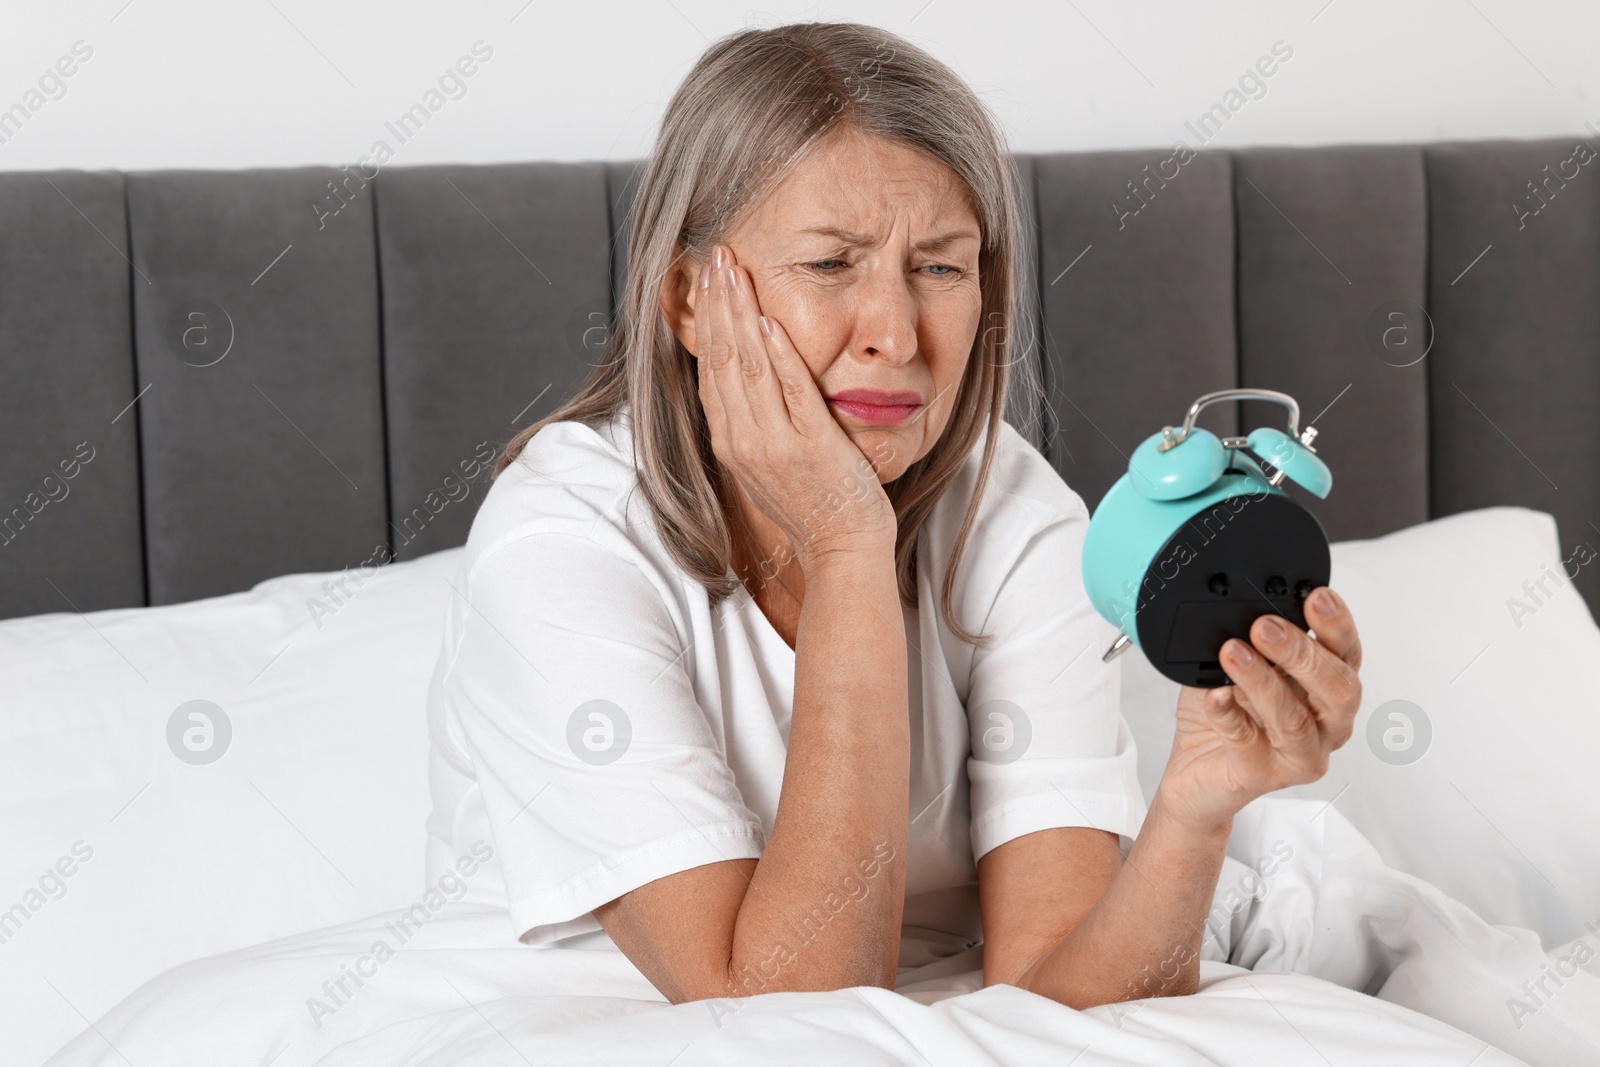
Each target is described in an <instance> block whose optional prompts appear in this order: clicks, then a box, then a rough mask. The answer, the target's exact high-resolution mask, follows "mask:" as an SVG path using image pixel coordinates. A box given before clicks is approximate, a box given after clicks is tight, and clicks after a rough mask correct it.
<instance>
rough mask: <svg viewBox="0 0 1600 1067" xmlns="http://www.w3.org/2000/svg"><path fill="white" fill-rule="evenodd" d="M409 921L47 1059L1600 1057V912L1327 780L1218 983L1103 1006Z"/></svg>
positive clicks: (957, 983)
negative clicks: (1417, 840)
mask: <svg viewBox="0 0 1600 1067" xmlns="http://www.w3.org/2000/svg"><path fill="white" fill-rule="evenodd" d="M1269 856H1271V857H1273V858H1274V859H1273V862H1271V863H1266V864H1263V863H1262V862H1261V861H1262V860H1263V859H1264V858H1265V857H1269ZM1263 870H1266V871H1268V872H1269V873H1267V874H1266V875H1265V876H1263V874H1262V873H1261V872H1262V871H1263ZM435 904H436V906H437V904H438V902H437V901H435ZM395 919H396V916H395V915H392V914H385V915H379V916H374V917H373V918H371V919H367V920H361V921H357V922H351V923H346V924H343V925H340V926H335V927H330V928H327V929H323V930H317V931H313V932H310V933H306V934H302V935H299V936H296V937H291V938H286V939H283V940H279V941H274V942H271V943H269V944H265V945H260V946H257V947H253V948H248V949H244V950H241V951H238V952H233V953H229V954H227V955H223V956H218V957H213V958H211V959H207V960H201V961H197V962H195V963H191V964H188V965H185V966H183V967H179V968H177V969H174V970H172V971H169V972H167V973H166V974H164V975H162V976H160V977H158V978H156V979H154V980H152V981H150V982H148V983H146V984H145V985H144V986H142V987H141V988H139V989H138V990H137V991H135V992H134V993H133V994H132V995H131V996H130V997H128V998H127V999H126V1000H125V1001H123V1002H122V1003H121V1004H119V1005H117V1006H116V1007H115V1008H113V1009H112V1010H111V1011H110V1012H108V1013H107V1014H106V1015H105V1017H104V1018H102V1019H100V1020H98V1021H97V1022H96V1023H95V1024H94V1025H93V1026H91V1027H90V1028H88V1029H86V1030H85V1031H84V1032H83V1033H82V1034H80V1035H79V1036H78V1037H77V1038H76V1039H74V1040H73V1041H72V1042H70V1043H69V1044H68V1045H67V1046H66V1047H65V1048H63V1049H62V1050H61V1051H60V1052H58V1053H57V1054H56V1055H55V1056H54V1057H53V1058H52V1059H51V1060H50V1061H49V1063H48V1065H47V1067H69V1065H70V1067H88V1065H96V1067H99V1065H104V1067H111V1065H114V1064H115V1065H119V1067H125V1065H128V1064H131V1065H133V1067H154V1065H161V1064H204V1065H207V1067H212V1065H218V1064H255V1065H263V1064H268V1063H270V1064H272V1065H273V1067H302V1065H309V1064H317V1065H320V1067H346V1065H356V1064H362V1065H368V1064H394V1065H400V1064H405V1065H416V1067H421V1065H443V1064H452V1065H480V1064H481V1065H488V1064H524V1063H526V1064H537V1065H541V1067H542V1065H544V1064H558V1063H573V1064H577V1063H583V1064H629V1065H634V1064H644V1065H659V1067H667V1065H668V1064H676V1065H687V1064H741V1065H743V1064H768V1063H816V1062H828V1063H843V1064H935V1065H939V1067H943V1065H946V1064H949V1065H958V1064H959V1065H966V1064H1018V1065H1021V1064H1029V1065H1033V1064H1053V1065H1058V1067H1069V1065H1076V1067H1089V1065H1092V1064H1162V1065H1165V1064H1172V1065H1189V1064H1195V1065H1200V1064H1230V1065H1231V1064H1238V1065H1241V1067H1242V1065H1251V1067H1254V1065H1275V1067H1287V1065H1295V1064H1308V1065H1315V1067H1329V1065H1336V1067H1343V1065H1346V1064H1348V1065H1356V1064H1362V1065H1369V1064H1391V1063H1392V1064H1404V1065H1406V1067H1431V1065H1438V1067H1469V1065H1470V1067H1491V1065H1500V1064H1516V1063H1528V1064H1533V1065H1535V1067H1568V1065H1571V1067H1577V1065H1583V1064H1600V976H1597V974H1596V973H1594V972H1595V971H1596V965H1595V964H1593V963H1590V961H1592V960H1593V959H1594V958H1595V956H1596V950H1597V949H1600V927H1596V926H1594V925H1591V927H1590V929H1589V931H1588V933H1587V934H1586V935H1585V936H1584V937H1581V938H1579V939H1578V940H1576V941H1574V942H1572V943H1571V944H1569V945H1566V946H1562V947H1561V948H1559V949H1556V950H1554V951H1551V952H1548V953H1547V952H1545V951H1544V950H1543V949H1542V948H1541V946H1540V943H1539V939H1538V937H1537V936H1536V935H1535V934H1533V933H1532V932H1530V931H1527V930H1521V929H1517V928H1513V927H1504V926H1493V925H1490V924H1489V923H1487V922H1485V921H1484V920H1482V919H1481V918H1479V917H1478V916H1477V915H1476V914H1475V913H1474V912H1472V911H1471V910H1470V909H1468V908H1467V907H1465V906H1464V905H1462V904H1460V903H1458V902H1456V901H1454V900H1452V899H1451V898H1449V897H1448V896H1446V895H1444V894H1443V893H1442V892H1440V891H1439V890H1437V889H1435V888H1433V887H1432V886H1430V885H1428V884H1427V883H1425V882H1422V881H1419V880H1418V879H1416V878H1414V877H1411V876H1409V875H1406V874H1403V873H1401V872H1399V871H1396V870H1393V869H1392V868H1389V867H1387V866H1385V865H1384V864H1383V863H1382V862H1381V860H1380V859H1379V857H1378V855H1377V853H1376V852H1375V851H1374V850H1373V849H1372V847H1371V846H1370V845H1369V844H1368V843H1367V841H1366V840H1365V839H1364V838H1363V837H1361V835H1360V834H1359V833H1358V832H1357V831H1356V830H1355V829H1354V828H1353V827H1352V826H1351V825H1350V824H1349V822H1348V821H1346V820H1345V818H1344V817H1343V816H1342V815H1341V814H1340V813H1339V812H1338V810H1337V809H1336V808H1333V807H1331V806H1329V805H1326V804H1324V803H1321V802H1318V801H1309V800H1289V799H1283V798H1273V797H1269V798H1264V799H1262V800H1259V801H1257V802H1256V803H1255V804H1252V805H1251V806H1250V807H1249V808H1247V809H1246V810H1245V811H1244V812H1243V813H1241V814H1240V816H1239V817H1238V818H1237V819H1236V821H1235V826H1234V833H1233V837H1232V839H1231V840H1230V842H1229V860H1228V862H1227V864H1226V866H1225V868H1224V871H1223V875H1222V878H1221V879H1220V881H1219V883H1218V890H1217V895H1216V902H1215V907H1214V908H1213V911H1212V913H1211V917H1210V920H1209V922H1208V928H1209V930H1210V934H1208V936H1207V939H1206V947H1205V951H1204V953H1203V962H1202V966H1201V977H1202V983H1201V989H1200V991H1199V992H1198V993H1197V994H1195V995H1194V996H1189V997H1178V998H1162V999H1151V1000H1140V1001H1130V1002H1127V1003H1123V1004H1117V1005H1107V1006H1103V1007H1098V1008H1093V1009H1091V1010H1088V1011H1081V1012H1080V1011H1074V1010H1072V1009H1070V1008H1067V1007H1064V1006H1063V1005H1060V1004H1057V1003H1055V1002H1054V1001H1051V1000H1048V999H1046V998H1044V997H1040V996H1035V995H1033V994H1031V993H1027V992H1024V991H1022V990H1020V989H1017V988H1015V987H1012V986H993V987H990V988H988V989H984V988H982V976H981V972H980V970H979V967H980V963H981V959H980V952H981V949H979V948H973V949H971V950H969V951H967V952H965V953H962V954H960V955H957V956H952V957H949V958H946V959H943V960H939V961H936V962H932V963H928V964H925V965H923V966H920V967H916V968H906V969H902V971H901V973H900V975H899V978H898V981H897V985H896V989H895V990H894V991H893V992H891V991H888V990H883V989H875V988H866V987H862V988H854V989H846V990H840V991H836V992H829V993H770V994H764V995H761V996H757V997H751V998H746V999H732V1000H723V1001H703V1002H697V1003H690V1004H682V1005H670V1004H668V1003H667V1002H666V1001H665V1000H663V998H662V997H661V996H660V995H659V994H658V993H657V992H656V991H655V989H654V988H653V987H651V985H650V984H649V983H648V982H647V981H646V980H645V979H644V977H643V976H642V975H641V974H640V973H639V971H638V970H637V969H635V968H634V966H633V965H632V964H631V963H630V962H629V961H628V960H627V958H626V957H625V956H623V955H622V954H621V953H620V952H619V951H617V950H616V949H615V947H613V946H612V945H611V943H610V941H609V940H608V939H606V938H605V937H604V935H603V934H591V935H585V936H584V937H582V938H574V939H570V940H568V941H566V942H562V943H559V944H558V945H557V946H551V947H544V948H532V947H528V946H525V945H522V944H520V943H519V942H517V941H516V940H515V939H514V936H513V932H512V930H511V925H510V922H509V919H508V916H507V914H506V913H505V912H504V911H503V910H500V909H495V908H483V907H467V906H464V905H461V904H455V903H444V904H443V905H442V906H437V910H436V911H435V912H434V913H433V914H432V915H431V917H430V918H429V919H428V921H426V922H425V923H423V924H422V925H421V926H420V928H411V929H408V930H404V931H403V930H401V928H400V927H398V926H397V925H395V922H394V920H395ZM1584 964H1587V965H1588V966H1587V969H1585V968H1584V967H1583V966H1581V965H1584Z"/></svg>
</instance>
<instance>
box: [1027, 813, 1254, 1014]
mask: <svg viewBox="0 0 1600 1067" xmlns="http://www.w3.org/2000/svg"><path fill="white" fill-rule="evenodd" d="M1231 827H1232V820H1231V819H1230V820H1227V821H1225V822H1221V823H1218V824H1216V825H1213V826H1198V827H1197V826H1192V825H1189V824H1187V823H1182V822H1179V821H1178V820H1177V819H1175V818H1174V817H1173V816H1172V814H1171V811H1170V809H1169V808H1168V807H1167V805H1166V804H1165V803H1164V800H1163V797H1162V795H1161V792H1160V790H1159V789H1158V790H1157V792H1156V795H1155V797H1154V799H1153V800H1152V801H1151V805H1150V811H1149V814H1148V815H1147V816H1146V817H1145V821H1144V826H1143V828H1142V829H1141V830H1140V832H1139V836H1138V838H1137V839H1136V840H1135V841H1134V845H1133V848H1132V849H1131V850H1130V851H1129V853H1128V858H1127V860H1126V861H1125V862H1124V863H1123V865H1122V869H1121V870H1120V871H1119V872H1118V874H1117V878H1116V880H1115V881H1114V882H1112V883H1111V887H1110V888H1109V889H1107V890H1106V892H1105V895H1104V896H1102V897H1101V898H1100V900H1099V901H1098V902H1097V903H1096V904H1095V906H1094V907H1093V908H1092V909H1090V911H1089V913H1088V914H1087V915H1085V916H1084V918H1083V921H1082V922H1080V923H1079V924H1078V925H1077V926H1076V927H1075V928H1073V930H1072V932H1071V933H1069V934H1067V935H1066V936H1065V937H1064V938H1062V939H1061V940H1060V941H1058V942H1057V943H1056V945H1055V947H1054V948H1053V949H1051V950H1050V951H1048V952H1046V953H1045V954H1044V956H1042V957H1041V958H1040V959H1039V960H1037V961H1036V962H1035V963H1034V964H1033V965H1032V966H1031V967H1029V968H1028V970H1027V971H1025V972H1024V973H1023V975H1022V977H1021V978H1020V979H1019V980H1018V981H1017V983H1016V984H1017V985H1019V986H1021V987H1022V988H1024V989H1027V990H1030V991H1031V992H1034V993H1038V994H1039V995H1041V996H1046V997H1049V998H1051V999H1052V1000H1056V1001H1059V1002H1060V1003H1062V1004H1066V1005H1067V1006H1068V1007H1073V1008H1078V1009H1080V1010H1081V1009H1083V1008H1088V1007H1092V1006H1094V1005H1097V1004H1109V1003H1114V1002H1117V1001H1123V1000H1134V999H1138V998H1142V997H1155V996H1174V995H1184V994H1188V993H1192V992H1194V991H1195V987H1196V984H1197V982H1198V981H1199V975H1200V949H1201V947H1202V944H1203V941H1204V938H1205V930H1206V926H1205V917H1206V913H1207V912H1208V911H1209V910H1210V907H1211V901H1212V898H1213V896H1214V895H1215V892H1216V886H1217V878H1218V876H1219V875H1220V874H1221V872H1222V861H1223V859H1224V857H1225V855H1226V853H1227V846H1228V832H1229V830H1230V829H1231Z"/></svg>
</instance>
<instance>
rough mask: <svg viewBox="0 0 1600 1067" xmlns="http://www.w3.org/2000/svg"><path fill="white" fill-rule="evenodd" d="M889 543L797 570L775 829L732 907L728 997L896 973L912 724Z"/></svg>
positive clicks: (888, 978)
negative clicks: (801, 578)
mask: <svg viewBox="0 0 1600 1067" xmlns="http://www.w3.org/2000/svg"><path fill="white" fill-rule="evenodd" d="M906 659H907V654H906V638H905V623H904V619H903V616H902V614H901V607H900V597H899V593H898V590H897V588H896V584H895V568H894V553H893V549H892V546H890V547H888V548H883V547H876V548H872V549H865V548H864V549H862V550H859V551H851V552H848V553H843V552H841V553H834V554H831V555H829V556H827V557H824V558H822V559H819V560H817V561H815V562H814V563H813V564H812V565H811V567H810V568H809V569H808V570H807V571H806V572H805V595H804V600H803V602H802V606H801V609H800V620H799V626H798V630H797V633H796V638H795V680H794V711H793V714H792V715H791V718H790V723H789V745H788V755H787V759H786V763H785V766H784V774H783V789H782V793H781V799H780V801H779V804H778V812H777V816H776V819H775V820H774V825H773V829H772V834H771V837H770V839H769V840H768V842H767V845H766V848H765V849H764V850H763V852H762V855H761V859H760V861H759V862H758V863H757V865H756V868H755V873H754V875H753V877H752V878H751V882H750V887H749V891H748V892H747V893H746V896H745V899H744V902H743V904H742V905H741V907H740V910H739V918H738V924H737V927H736V929H735V935H734V942H733V951H732V974H731V977H732V980H733V983H734V986H735V991H736V993H737V994H739V995H744V994H747V993H758V992H773V991H777V990H785V989H835V988H840V987H844V986H850V985H883V986H889V985H892V984H893V981H894V977H895V967H896V963H897V959H898V954H899V946H900V919H901V913H902V911H903V910H904V892H905V859H906V823H907V811H906V807H907V793H908V790H909V783H908V777H909V774H910V755H909V752H910V738H909V734H910V727H909V722H908V715H907V707H906V699H907V698H906V681H907V679H906V672H907V669H908V665H907V662H906Z"/></svg>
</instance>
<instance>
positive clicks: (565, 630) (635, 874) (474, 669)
mask: <svg viewBox="0 0 1600 1067" xmlns="http://www.w3.org/2000/svg"><path fill="white" fill-rule="evenodd" d="M466 586H467V587H466V588H465V589H460V590H458V591H457V592H458V595H460V596H461V597H463V598H464V599H465V600H466V608H465V613H464V615H463V616H462V618H461V630H460V637H459V644H458V646H457V650H456V654H455V658H454V660H453V662H452V664H451V665H450V668H449V671H448V673H447V676H446V679H445V688H446V693H447V695H448V700H449V708H450V714H449V716H448V720H447V724H448V729H449V730H450V731H451V732H452V734H453V735H454V741H455V743H456V745H458V746H459V748H460V749H461V750H462V751H463V752H465V753H466V755H467V757H468V758H469V759H470V761H471V763H472V768H473V772H474V775H475V777H476V780H477V783H478V788H479V789H481V792H482V801H483V807H484V810H485V813H486V818H487V820H488V824H489V829H490V831H491V833H492V835H493V838H494V845H495V847H496V852H497V854H498V857H499V861H500V865H501V869H502V872H503V875H504V880H505V886H506V895H507V898H508V900H507V903H508V905H509V909H510V912H511V918H512V920H513V922H514V923H515V924H516V928H517V929H518V930H521V931H524V933H523V935H522V940H523V941H524V942H526V943H529V944H542V943H544V942H547V941H551V940H555V939H557V938H561V937H566V936H569V935H571V934H576V933H582V932H585V931H588V930H594V929H597V928H598V923H597V922H596V921H595V920H594V918H593V916H591V915H589V913H590V912H591V911H592V910H593V909H594V908H595V907H596V906H598V905H600V904H603V903H605V902H607V901H609V900H613V899H615V898H617V897H619V896H621V895H623V894H624V893H626V892H628V891H630V890H633V889H637V888H638V887H639V886H641V885H644V884H646V883H647V882H651V881H654V880H656V879H658V878H662V877H665V876H667V875H669V874H674V873H676V872H678V871H683V870H688V869H690V868H692V867H698V866H701V865H704V864H707V863H715V862H718V861H721V860H728V859H745V858H753V857H758V856H759V855H760V854H761V849H762V845H763V837H762V830H761V824H760V821H759V820H758V819H757V817H756V816H755V815H754V814H753V813H752V812H751V811H750V810H749V809H748V808H747V807H746V805H745V804H744V801H743V800H742V798H741V796H740V793H739V790H738V788H737V786H736V784H735V782H734V777H733V774H732V772H731V771H730V769H729V767H728V765H727V761H726V759H725V758H724V756H723V754H722V752H721V750H720V748H719V746H718V745H717V743H716V740H715V738H714V736H713V734H712V732H711V729H710V726H709V724H708V723H707V722H706V720H705V717H704V715H703V713H702V711H701V709H700V706H699V703H698V701H697V699H696V697H695V693H694V691H693V686H692V684H691V681H690V676H689V672H688V670H687V669H686V666H685V664H686V660H687V658H688V655H689V654H690V648H689V647H687V642H686V641H685V639H684V638H682V637H680V635H679V632H678V629H677V627H675V626H674V625H673V621H672V616H671V614H670V612H669V611H668V608H667V603H666V601H665V600H664V596H663V591H662V590H661V588H660V587H659V586H657V585H656V584H655V583H653V582H652V581H651V579H650V578H648V577H647V576H646V574H645V572H644V570H643V569H642V567H641V566H640V565H639V564H638V563H636V562H634V561H633V560H631V559H628V558H625V557H623V556H622V555H619V554H618V553H616V552H613V551H611V550H609V549H607V548H606V547H604V546H602V545H600V544H598V543H596V542H595V541H593V540H591V539H590V538H587V537H584V536H582V535H579V534H573V533H565V532H563V533H537V534H531V535H528V536H525V537H522V538H520V539H517V540H514V541H512V542H511V543H509V544H507V545H504V546H501V547H497V548H495V549H494V550H493V551H492V552H490V553H489V554H488V555H486V556H485V557H484V558H483V559H481V560H479V561H478V562H477V564H476V565H475V566H474V567H473V569H472V570H471V572H470V574H469V575H468V576H467V578H466Z"/></svg>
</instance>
